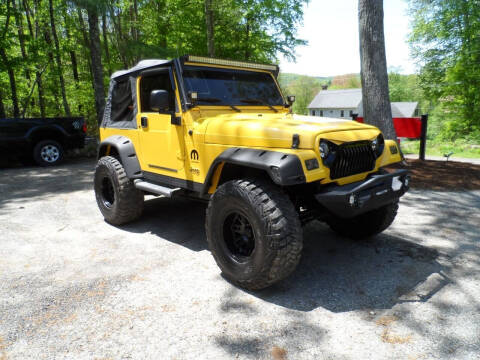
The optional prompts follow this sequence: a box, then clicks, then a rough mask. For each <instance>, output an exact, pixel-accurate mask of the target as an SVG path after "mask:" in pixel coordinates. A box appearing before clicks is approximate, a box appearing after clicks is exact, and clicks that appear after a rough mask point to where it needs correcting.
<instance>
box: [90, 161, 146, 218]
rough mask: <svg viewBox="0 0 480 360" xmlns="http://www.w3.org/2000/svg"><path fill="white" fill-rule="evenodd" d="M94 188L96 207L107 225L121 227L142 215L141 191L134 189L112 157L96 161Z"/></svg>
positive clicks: (117, 162) (120, 165)
mask: <svg viewBox="0 0 480 360" xmlns="http://www.w3.org/2000/svg"><path fill="white" fill-rule="evenodd" d="M94 188H95V197H96V199H97V204H98V207H99V208H100V211H101V212H102V215H103V217H104V218H105V220H106V221H107V222H108V223H110V224H113V225H122V224H126V223H128V222H131V221H134V220H136V219H138V218H139V217H140V216H141V215H142V212H143V202H144V194H143V191H141V190H138V189H137V188H135V186H134V185H133V182H132V181H131V180H130V179H129V178H128V177H127V174H126V173H125V170H124V168H123V166H122V164H121V163H120V162H119V161H118V160H117V159H115V158H114V157H111V156H105V157H102V158H101V159H100V160H99V161H98V163H97V167H96V168H95V180H94Z"/></svg>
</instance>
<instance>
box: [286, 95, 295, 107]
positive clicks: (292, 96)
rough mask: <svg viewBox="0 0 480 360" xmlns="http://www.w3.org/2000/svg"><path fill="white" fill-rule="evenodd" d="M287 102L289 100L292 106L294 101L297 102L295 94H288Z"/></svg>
mask: <svg viewBox="0 0 480 360" xmlns="http://www.w3.org/2000/svg"><path fill="white" fill-rule="evenodd" d="M287 102H288V105H290V106H292V105H293V103H294V102H295V95H288V96H287Z"/></svg>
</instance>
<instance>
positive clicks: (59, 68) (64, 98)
mask: <svg viewBox="0 0 480 360" xmlns="http://www.w3.org/2000/svg"><path fill="white" fill-rule="evenodd" d="M48 6H49V12H50V25H51V28H52V35H53V42H54V43H55V58H56V60H57V72H58V79H59V80H60V90H61V93H62V103H63V110H64V111H65V114H66V115H67V116H71V113H70V107H69V106H68V101H67V93H66V91H65V80H64V79H63V69H62V59H61V57H60V43H59V41H58V36H57V29H56V27H55V17H54V15H53V1H52V0H49V1H48Z"/></svg>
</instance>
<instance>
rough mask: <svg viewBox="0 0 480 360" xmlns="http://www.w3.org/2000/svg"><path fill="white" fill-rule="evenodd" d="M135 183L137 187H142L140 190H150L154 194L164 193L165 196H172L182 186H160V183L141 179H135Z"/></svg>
mask: <svg viewBox="0 0 480 360" xmlns="http://www.w3.org/2000/svg"><path fill="white" fill-rule="evenodd" d="M134 185H135V187H136V188H137V189H140V190H143V191H148V192H150V193H152V194H156V195H163V196H165V197H172V195H173V194H174V193H175V192H177V191H179V190H180V188H175V189H171V188H167V187H164V186H160V185H157V184H152V183H149V182H147V181H144V180H140V179H137V180H135V181H134Z"/></svg>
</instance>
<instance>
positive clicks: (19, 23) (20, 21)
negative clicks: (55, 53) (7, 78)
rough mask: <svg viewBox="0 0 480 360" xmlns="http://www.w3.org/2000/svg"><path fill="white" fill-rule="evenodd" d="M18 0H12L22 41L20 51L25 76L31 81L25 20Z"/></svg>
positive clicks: (19, 40) (19, 39) (19, 37)
mask: <svg viewBox="0 0 480 360" xmlns="http://www.w3.org/2000/svg"><path fill="white" fill-rule="evenodd" d="M15 2H16V0H12V8H13V10H14V11H15V23H16V25H17V34H18V42H19V43H20V53H21V54H22V59H23V61H24V64H25V68H24V70H25V77H26V79H27V80H28V82H30V70H29V69H28V66H27V61H28V59H27V52H26V51H25V40H24V38H23V20H22V18H21V15H20V12H19V11H17V7H16V6H17V5H16V3H15Z"/></svg>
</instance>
